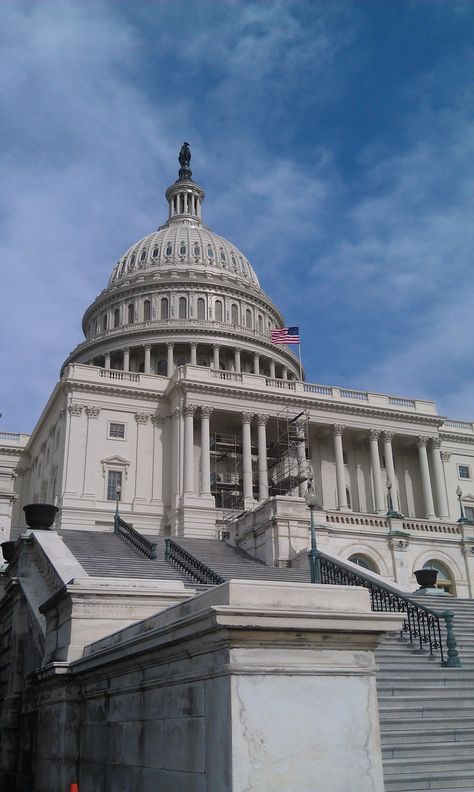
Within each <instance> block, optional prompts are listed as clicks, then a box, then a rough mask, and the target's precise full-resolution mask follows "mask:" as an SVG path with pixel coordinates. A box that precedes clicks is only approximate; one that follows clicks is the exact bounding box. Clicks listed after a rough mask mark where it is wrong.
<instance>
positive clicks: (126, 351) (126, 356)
mask: <svg viewBox="0 0 474 792" xmlns="http://www.w3.org/2000/svg"><path fill="white" fill-rule="evenodd" d="M122 352H123V370H124V371H130V347H124V348H123V350H122Z"/></svg>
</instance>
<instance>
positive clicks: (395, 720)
mask: <svg viewBox="0 0 474 792" xmlns="http://www.w3.org/2000/svg"><path fill="white" fill-rule="evenodd" d="M415 723H416V724H417V730H418V732H420V733H421V731H423V733H425V734H428V733H430V732H431V731H432V730H435V731H438V730H439V729H443V728H444V729H445V731H446V732H448V731H456V730H457V729H471V730H472V729H474V717H473V716H472V715H458V716H457V717H456V716H452V715H450V716H449V717H447V718H445V717H442V716H439V715H430V716H429V717H426V718H423V720H422V721H421V719H419V720H417V719H416V718H407V719H406V720H404V719H402V718H400V714H399V713H396V712H393V711H391V710H386V711H384V712H381V713H380V725H381V727H383V728H382V738H383V735H384V734H385V731H397V732H405V731H412V730H413V727H414V724H415Z"/></svg>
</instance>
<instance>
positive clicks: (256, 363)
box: [104, 342, 288, 380]
mask: <svg viewBox="0 0 474 792" xmlns="http://www.w3.org/2000/svg"><path fill="white" fill-rule="evenodd" d="M166 346H167V372H168V376H169V377H171V376H172V374H173V372H174V368H175V367H174V344H173V343H172V342H168V343H167V344H166ZM197 346H198V345H197V344H196V343H191V345H190V347H191V357H190V363H191V366H196V365H197ZM143 348H144V350H145V365H144V373H145V374H150V373H151V344H145V345H144V347H143ZM212 349H213V365H214V368H215V369H220V350H221V346H220V345H219V344H213V347H212ZM121 351H122V354H123V358H122V370H123V371H130V347H123V348H122V350H121ZM241 351H242V350H241V349H240V347H234V371H236V372H237V373H239V374H240V373H241V370H242V368H241ZM110 361H111V353H110V352H106V353H105V363H104V367H105V368H106V369H110ZM269 366H270V377H272V378H273V379H275V377H276V366H275V361H274V360H271V359H270V361H269ZM253 373H254V374H260V355H259V354H258V353H255V354H254V356H253ZM281 379H284V380H286V379H288V369H287V367H286V366H282V369H281Z"/></svg>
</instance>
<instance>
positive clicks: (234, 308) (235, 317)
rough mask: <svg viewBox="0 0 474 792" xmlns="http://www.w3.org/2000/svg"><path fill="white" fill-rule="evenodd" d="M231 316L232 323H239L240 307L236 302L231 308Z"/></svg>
mask: <svg viewBox="0 0 474 792" xmlns="http://www.w3.org/2000/svg"><path fill="white" fill-rule="evenodd" d="M230 316H231V321H232V324H235V325H236V324H239V309H238V308H237V306H236V304H235V303H233V304H232V307H231V309H230Z"/></svg>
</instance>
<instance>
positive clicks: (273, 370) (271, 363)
mask: <svg viewBox="0 0 474 792" xmlns="http://www.w3.org/2000/svg"><path fill="white" fill-rule="evenodd" d="M270 377H272V379H275V361H274V360H270Z"/></svg>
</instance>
